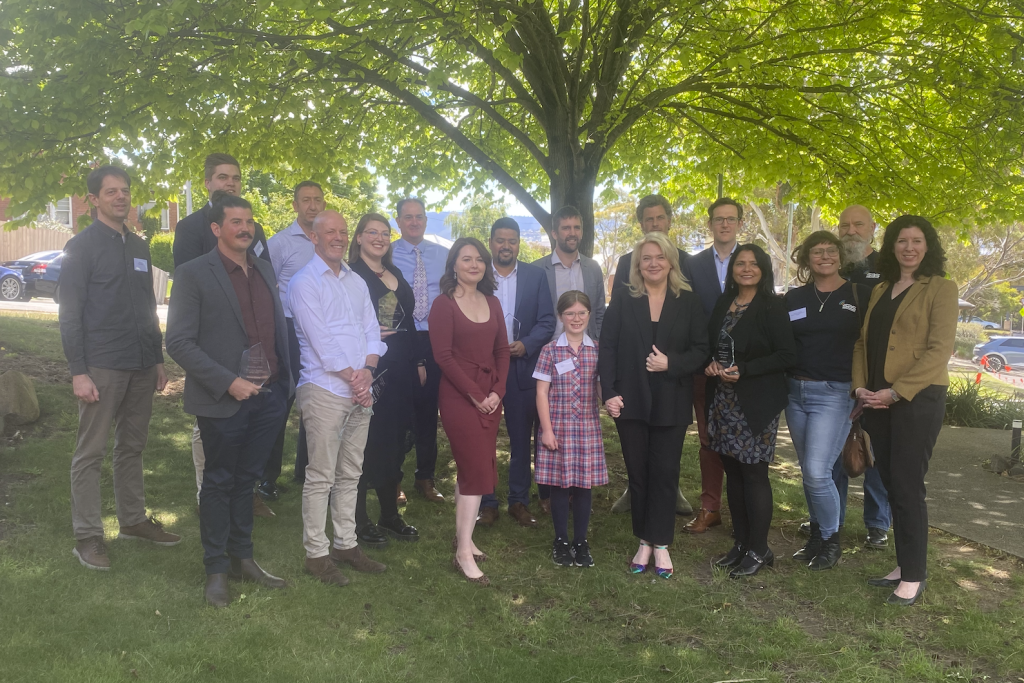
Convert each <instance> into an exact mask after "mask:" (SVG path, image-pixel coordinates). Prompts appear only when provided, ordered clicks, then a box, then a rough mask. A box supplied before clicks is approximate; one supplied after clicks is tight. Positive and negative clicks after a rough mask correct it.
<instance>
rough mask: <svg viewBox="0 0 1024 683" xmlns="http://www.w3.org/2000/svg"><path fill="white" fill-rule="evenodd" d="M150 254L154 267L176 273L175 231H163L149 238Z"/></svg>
mask: <svg viewBox="0 0 1024 683" xmlns="http://www.w3.org/2000/svg"><path fill="white" fill-rule="evenodd" d="M149 256H150V258H151V259H153V267H154V268H159V269H160V270H163V271H166V272H168V273H170V274H171V275H174V233H173V232H162V233H160V234H157V235H153V236H152V237H151V238H150V240H149Z"/></svg>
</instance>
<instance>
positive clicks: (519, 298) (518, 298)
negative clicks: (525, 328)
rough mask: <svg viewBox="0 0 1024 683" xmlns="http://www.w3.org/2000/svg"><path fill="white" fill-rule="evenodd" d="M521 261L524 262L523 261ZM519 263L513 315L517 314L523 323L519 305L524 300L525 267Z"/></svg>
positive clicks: (516, 316)
mask: <svg viewBox="0 0 1024 683" xmlns="http://www.w3.org/2000/svg"><path fill="white" fill-rule="evenodd" d="M519 263H522V262H521V261H520V262H519ZM519 263H516V302H515V304H513V306H512V308H514V309H515V310H514V311H513V313H512V315H513V316H515V318H516V320H518V321H519V323H520V324H522V322H523V319H522V318H521V317H520V316H519V306H520V304H522V302H523V272H524V271H523V269H522V268H520V267H519Z"/></svg>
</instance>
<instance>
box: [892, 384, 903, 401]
mask: <svg viewBox="0 0 1024 683" xmlns="http://www.w3.org/2000/svg"><path fill="white" fill-rule="evenodd" d="M889 395H890V396H892V402H893V403H896V401H898V400H900V399H901V398H903V397H902V396H900V395H899V394H897V393H896V390H895V389H893V388H892V387H889Z"/></svg>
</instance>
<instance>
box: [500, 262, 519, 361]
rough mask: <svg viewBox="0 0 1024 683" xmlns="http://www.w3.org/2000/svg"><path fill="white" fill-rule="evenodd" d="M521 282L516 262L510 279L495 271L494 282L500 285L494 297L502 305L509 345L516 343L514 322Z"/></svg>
mask: <svg viewBox="0 0 1024 683" xmlns="http://www.w3.org/2000/svg"><path fill="white" fill-rule="evenodd" d="M518 280H519V262H518V261H516V265H515V267H514V268H512V272H511V273H509V274H508V277H503V276H502V274H501V273H499V272H498V269H497V268H495V269H494V281H495V283H497V285H498V289H497V290H496V291H495V292H494V295H495V296H496V297H498V301H499V302H500V303H501V313H502V315H504V316H505V332H507V333H508V343H509V344H511V343H512V342H513V341H515V339H514V338H513V337H514V330H513V321H514V320H515V319H516V318H515V315H516V284H517V283H518Z"/></svg>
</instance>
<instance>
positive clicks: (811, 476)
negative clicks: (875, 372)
mask: <svg viewBox="0 0 1024 683" xmlns="http://www.w3.org/2000/svg"><path fill="white" fill-rule="evenodd" d="M843 253H844V251H843V243H842V241H840V239H839V238H838V237H836V236H835V235H834V234H832V233H831V232H828V231H826V230H819V231H817V232H814V233H812V234H811V235H810V236H808V237H807V239H805V240H804V241H803V244H801V245H800V246H799V247H797V249H796V250H795V251H794V252H793V261H794V262H795V263H796V266H797V280H799V281H800V282H802V283H804V284H803V286H802V287H796V288H794V289H791V290H789V291H788V292H786V308H788V309H789V320H790V322H791V323H792V325H793V337H794V338H795V340H796V350H797V362H796V364H795V365H793V367H791V368H790V370H789V405H788V406H786V424H787V425H788V426H789V434H790V436H791V437H793V447H794V448H795V449H796V455H797V458H798V459H799V461H800V472H801V474H802V475H803V476H802V478H803V485H804V497H805V498H806V499H807V509H808V511H809V512H810V515H811V534H810V538H809V539H808V540H807V543H806V544H805V545H804V547H803V548H801V549H800V550H798V551H797V552H796V554H795V555H793V559H795V560H797V561H798V562H802V563H804V564H805V565H806V566H807V567H808V568H809V569H811V570H813V571H821V570H823V569H831V568H832V567H834V566H836V565H837V564H838V563H839V559H840V557H841V556H842V554H843V551H842V547H841V546H840V543H839V520H840V518H841V510H840V505H841V503H840V498H839V490H838V489H837V488H836V484H835V481H833V479H832V471H833V469H834V468H835V465H836V462H837V461H838V460H839V454H840V453H841V452H842V450H843V444H844V443H845V441H846V436H847V434H849V432H850V412H851V411H852V410H853V399H851V398H850V380H851V367H852V364H853V362H852V361H853V345H854V344H855V343H856V342H857V339H859V338H860V325H861V320H862V316H863V314H864V310H865V308H867V304H868V299H869V298H870V296H871V290H870V288H868V287H865V286H863V285H855V284H853V283H851V282H847V281H846V280H844V279H843V278H842V276H840V275H839V273H840V271H841V270H842V268H843V266H844V265H845V263H844V257H843Z"/></svg>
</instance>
